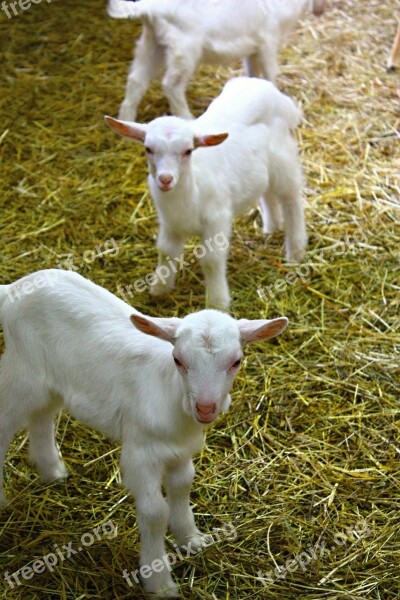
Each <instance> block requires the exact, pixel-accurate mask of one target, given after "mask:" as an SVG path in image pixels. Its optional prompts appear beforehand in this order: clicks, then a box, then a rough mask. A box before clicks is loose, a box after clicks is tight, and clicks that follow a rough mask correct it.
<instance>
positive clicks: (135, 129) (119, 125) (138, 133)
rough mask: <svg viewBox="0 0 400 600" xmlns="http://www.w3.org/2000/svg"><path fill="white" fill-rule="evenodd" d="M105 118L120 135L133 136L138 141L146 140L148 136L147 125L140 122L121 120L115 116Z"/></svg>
mask: <svg viewBox="0 0 400 600" xmlns="http://www.w3.org/2000/svg"><path fill="white" fill-rule="evenodd" d="M104 120H105V122H106V124H107V125H108V126H109V127H110V128H111V129H112V130H113V131H115V133H118V135H122V137H127V138H131V139H132V140H136V141H137V142H144V139H145V137H146V126H145V125H141V124H140V123H133V122H131V121H119V120H118V119H114V118H113V117H108V116H105V117H104Z"/></svg>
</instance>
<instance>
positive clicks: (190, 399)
mask: <svg viewBox="0 0 400 600" xmlns="http://www.w3.org/2000/svg"><path fill="white" fill-rule="evenodd" d="M131 321H132V322H131ZM0 322H1V324H2V326H3V330H4V338H5V345H6V350H5V353H4V355H3V356H2V358H1V362H0V501H2V502H3V503H4V502H6V496H5V493H4V489H3V466H4V459H5V455H6V451H7V447H8V445H9V443H10V442H11V440H12V438H13V436H14V434H15V432H16V431H17V430H18V429H19V428H20V427H22V426H24V425H26V424H27V425H28V429H29V438H30V457H31V459H32V461H33V462H34V463H36V465H37V467H38V469H39V472H40V474H41V477H42V479H43V480H45V481H48V480H52V479H57V478H63V477H65V475H66V473H67V471H66V468H65V466H64V463H63V462H62V461H61V459H60V456H59V452H58V449H57V447H56V444H55V439H54V425H53V420H54V416H55V414H56V413H57V412H58V411H59V410H60V409H61V407H62V406H63V405H64V406H65V407H66V408H67V409H68V410H69V411H70V412H71V414H72V415H73V416H75V417H76V418H78V419H79V420H82V421H83V422H85V423H87V424H88V425H90V426H92V427H95V428H97V429H99V430H100V431H102V432H103V433H105V434H106V435H108V436H110V437H112V438H114V439H117V440H121V441H122V456H121V466H122V471H123V478H124V482H125V485H126V486H127V488H129V490H130V491H131V492H132V494H133V496H134V497H135V500H136V509H137V519H138V524H139V528H140V532H141V553H140V562H141V564H142V565H151V564H152V562H153V561H154V560H155V559H160V558H161V557H163V556H164V555H165V547H164V535H165V532H166V529H167V525H168V523H169V525H170V528H171V530H172V532H173V534H174V535H175V537H176V540H177V542H178V544H183V543H185V544H186V543H187V542H189V541H190V542H191V543H192V547H193V548H198V547H201V545H202V540H203V538H202V536H201V534H200V532H199V531H198V529H197V528H196V525H195V521H194V517H193V513H192V510H191V508H190V505H189V493H190V487H191V483H192V479H193V476H194V468H193V463H192V456H193V454H195V453H196V452H198V451H199V450H200V449H201V448H202V446H203V442H204V440H203V438H204V427H205V425H204V423H205V422H207V424H208V423H211V422H212V421H214V420H215V419H216V418H217V416H218V414H219V412H220V411H223V410H226V409H227V408H228V406H229V403H230V397H229V391H230V388H231V386H232V383H233V379H234V376H235V374H236V372H237V370H238V365H237V364H235V362H236V361H237V360H240V358H241V356H242V346H243V344H245V343H247V342H249V341H252V340H256V339H268V338H270V337H273V336H275V335H278V334H279V333H281V331H283V330H284V329H285V327H286V325H287V319H286V318H285V317H281V318H278V319H273V320H271V321H267V320H260V321H249V320H246V319H242V320H239V321H236V320H235V319H233V318H232V317H230V316H228V315H227V314H224V313H220V312H218V311H214V310H204V311H200V312H198V313H194V314H190V315H187V316H186V317H184V318H183V319H178V318H170V319H168V318H149V317H145V316H144V315H141V314H140V313H138V312H137V311H135V310H134V309H133V308H132V307H131V306H129V305H128V304H125V303H124V302H123V301H122V300H120V299H119V298H117V297H116V296H114V295H113V294H111V293H110V292H108V291H107V290H105V289H104V288H101V287H99V286H97V285H95V284H94V283H92V282H90V281H88V280H87V279H84V278H83V277H81V276H80V275H78V274H77V273H72V272H69V271H61V270H56V269H52V270H47V271H40V272H38V273H34V274H31V275H28V276H27V277H24V278H22V279H20V280H18V281H17V282H14V283H13V284H10V285H4V286H0ZM132 323H133V324H134V325H135V327H133V326H132ZM173 356H175V357H176V358H177V359H179V360H180V361H181V362H182V363H183V365H184V366H182V367H179V368H178V367H177V366H176V365H175V364H174V359H173ZM200 421H202V422H200ZM163 481H164V483H165V484H166V490H167V500H166V499H164V497H163V495H162V490H161V486H162V482H163ZM145 588H146V590H147V591H148V592H154V593H155V594H157V595H158V597H173V596H175V595H176V593H177V587H176V586H175V584H174V582H173V580H172V578H171V576H170V573H169V570H168V569H164V570H163V571H162V572H153V574H152V576H151V577H150V578H148V579H146V580H145Z"/></svg>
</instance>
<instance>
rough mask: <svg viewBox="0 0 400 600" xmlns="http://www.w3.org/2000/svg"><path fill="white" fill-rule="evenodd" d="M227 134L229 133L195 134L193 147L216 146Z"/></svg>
mask: <svg viewBox="0 0 400 600" xmlns="http://www.w3.org/2000/svg"><path fill="white" fill-rule="evenodd" d="M228 136H229V133H215V134H214V135H195V136H194V147H195V148H205V147H207V146H218V145H219V144H222V142H224V141H225V140H226V138H227V137H228Z"/></svg>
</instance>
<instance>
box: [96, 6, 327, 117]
mask: <svg viewBox="0 0 400 600" xmlns="http://www.w3.org/2000/svg"><path fill="white" fill-rule="evenodd" d="M326 4H327V0H246V1H245V2H244V1H243V0H223V2H221V1H220V0H201V2H199V0H140V1H139V2H127V1H126V0H109V4H108V14H109V15H110V16H111V17H114V18H129V17H131V18H137V19H141V20H142V21H143V33H142V35H141V37H140V38H139V41H138V43H137V46H136V52H135V58H134V60H133V63H132V65H131V69H130V72H129V75H128V81H127V86H126V93H125V99H124V101H123V102H122V105H121V108H120V111H119V118H120V119H125V120H128V121H133V120H135V119H136V112H137V107H138V105H139V102H140V100H141V99H142V97H143V95H144V93H145V92H146V90H147V88H148V86H149V84H150V82H151V81H152V79H154V78H157V77H159V76H160V75H161V74H162V72H163V71H165V74H164V77H163V80H162V84H163V88H164V92H165V96H166V97H167V99H168V102H169V107H170V110H171V113H172V114H174V115H176V116H178V117H182V118H184V119H189V118H191V117H192V114H191V112H190V109H189V106H188V104H187V101H186V96H185V92H186V88H187V85H188V82H189V80H190V78H191V77H192V75H193V74H194V73H195V71H196V69H197V67H198V66H199V65H200V64H201V63H205V64H219V65H220V64H229V63H231V62H232V61H234V60H238V59H243V62H244V69H245V74H246V75H248V76H250V77H263V78H265V79H269V80H270V81H272V82H275V78H276V74H277V70H278V65H277V54H278V51H279V49H280V47H281V46H282V44H283V43H284V41H285V38H286V36H287V35H288V34H289V33H290V32H291V31H292V30H293V29H294V27H295V26H296V23H297V22H298V20H299V19H300V18H301V17H302V16H303V15H304V13H305V12H306V11H307V10H311V11H312V12H313V13H314V14H315V15H320V14H322V13H323V12H324V10H325V8H326Z"/></svg>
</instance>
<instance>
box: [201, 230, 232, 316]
mask: <svg viewBox="0 0 400 600" xmlns="http://www.w3.org/2000/svg"><path fill="white" fill-rule="evenodd" d="M224 229H225V231H224ZM212 231H213V230H212V229H208V230H207V232H206V233H207V235H204V236H203V239H202V245H203V248H204V249H205V254H204V256H203V257H202V258H201V267H202V269H203V273H204V277H205V280H206V289H207V304H208V305H210V306H214V307H216V308H220V309H223V310H228V308H229V305H230V294H229V287H228V280H227V276H226V270H227V260H228V252H229V238H230V229H228V227H225V228H223V230H219V231H217V232H214V235H208V234H209V233H210V232H212ZM220 242H221V243H220Z"/></svg>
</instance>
